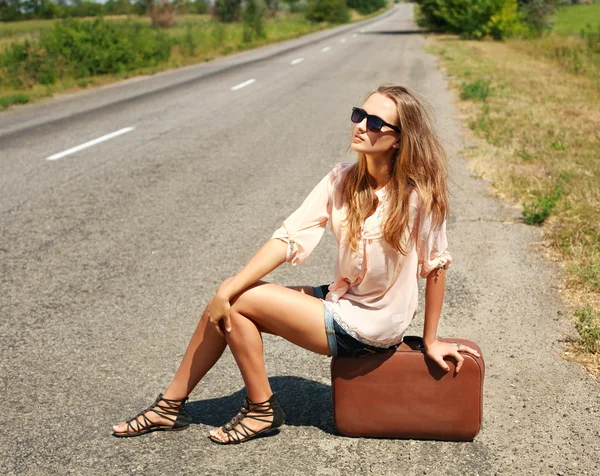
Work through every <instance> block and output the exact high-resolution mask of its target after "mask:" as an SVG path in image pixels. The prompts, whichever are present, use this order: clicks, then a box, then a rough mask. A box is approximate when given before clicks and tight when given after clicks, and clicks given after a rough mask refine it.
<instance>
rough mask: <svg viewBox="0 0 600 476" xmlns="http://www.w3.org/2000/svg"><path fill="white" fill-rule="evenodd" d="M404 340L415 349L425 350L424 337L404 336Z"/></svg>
mask: <svg viewBox="0 0 600 476" xmlns="http://www.w3.org/2000/svg"><path fill="white" fill-rule="evenodd" d="M407 341H412V342H414V345H411V344H409V343H408V342H407ZM402 342H406V344H407V345H409V346H410V347H412V348H413V349H415V350H425V343H424V342H423V338H422V337H420V336H404V339H402Z"/></svg>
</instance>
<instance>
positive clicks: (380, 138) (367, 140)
mask: <svg viewBox="0 0 600 476" xmlns="http://www.w3.org/2000/svg"><path fill="white" fill-rule="evenodd" d="M361 108H362V109H364V110H365V112H367V113H368V114H371V115H372V116H379V117H380V118H381V119H383V120H384V121H385V122H387V123H389V124H393V125H395V126H396V127H398V119H397V118H396V116H397V115H398V112H397V111H398V109H397V107H396V104H395V103H394V101H392V100H391V99H390V98H388V97H386V96H383V95H382V94H379V93H373V94H371V96H369V97H368V99H367V100H366V101H365V102H364V103H363V105H362V106H361ZM353 125H354V128H353V134H352V143H351V144H350V148H351V149H352V150H354V151H356V152H362V153H364V154H366V155H371V156H373V155H386V154H388V153H389V152H390V150H391V149H394V150H395V149H397V148H398V147H399V143H397V142H398V139H399V137H400V134H399V133H397V132H396V131H394V130H393V129H390V128H389V127H388V126H386V125H384V126H383V127H382V128H381V130H380V131H379V132H373V131H370V130H369V129H367V118H366V117H365V118H364V119H363V120H362V121H361V122H360V123H358V124H353Z"/></svg>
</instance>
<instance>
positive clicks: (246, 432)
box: [209, 394, 285, 445]
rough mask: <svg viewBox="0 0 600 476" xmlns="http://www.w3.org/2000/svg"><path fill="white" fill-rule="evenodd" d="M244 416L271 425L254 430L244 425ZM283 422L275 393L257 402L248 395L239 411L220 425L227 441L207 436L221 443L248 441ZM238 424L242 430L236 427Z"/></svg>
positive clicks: (268, 431)
mask: <svg viewBox="0 0 600 476" xmlns="http://www.w3.org/2000/svg"><path fill="white" fill-rule="evenodd" d="M248 413H258V415H248ZM271 416H272V417H273V420H272V421H271V420H270V419H269V417H271ZM245 418H252V419H253V420H257V421H262V422H267V423H271V426H269V427H267V428H264V429H262V430H259V431H255V430H253V429H252V428H248V427H247V426H246V425H244V423H243V422H242V420H244V419H245ZM284 422H285V413H284V411H283V409H282V408H281V406H280V405H279V402H278V401H277V397H276V396H275V394H273V395H271V398H269V399H268V400H266V401H264V402H259V403H255V402H251V401H250V400H248V397H246V399H245V401H244V406H243V407H242V409H241V410H240V412H239V413H238V414H237V415H236V416H234V417H233V418H232V419H231V421H230V422H229V423H226V424H225V425H223V426H222V427H221V431H223V433H225V434H226V435H227V436H228V437H229V441H221V440H219V439H218V438H217V437H215V436H212V435H209V438H210V439H211V440H212V441H214V442H215V443H219V444H221V445H229V444H237V443H243V442H244V441H248V440H250V439H252V438H256V437H258V436H265V435H267V434H269V433H271V432H273V431H275V430H277V429H278V428H279V427H280V426H282V425H283V423H284ZM238 425H239V426H240V428H241V430H242V431H240V430H238V429H237V426H238Z"/></svg>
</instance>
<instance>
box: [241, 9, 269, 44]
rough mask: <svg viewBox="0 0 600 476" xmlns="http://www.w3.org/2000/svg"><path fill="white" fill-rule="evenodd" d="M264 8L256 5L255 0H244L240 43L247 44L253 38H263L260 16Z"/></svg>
mask: <svg viewBox="0 0 600 476" xmlns="http://www.w3.org/2000/svg"><path fill="white" fill-rule="evenodd" d="M264 11H265V8H264V7H263V6H262V5H258V4H257V1H256V0H246V8H245V9H244V29H243V36H242V41H243V42H244V43H249V42H250V41H252V40H254V39H255V38H264V37H265V36H266V35H265V29H264V26H263V22H262V16H263V13H264Z"/></svg>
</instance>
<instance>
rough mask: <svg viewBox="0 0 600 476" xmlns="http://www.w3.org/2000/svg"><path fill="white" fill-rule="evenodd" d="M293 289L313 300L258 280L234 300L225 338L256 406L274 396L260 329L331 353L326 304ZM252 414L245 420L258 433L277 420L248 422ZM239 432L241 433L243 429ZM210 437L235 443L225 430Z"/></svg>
mask: <svg viewBox="0 0 600 476" xmlns="http://www.w3.org/2000/svg"><path fill="white" fill-rule="evenodd" d="M294 290H300V291H301V292H302V294H309V295H310V297H309V296H302V295H301V294H299V293H294V292H290V291H293V290H290V289H289V288H285V287H283V286H278V285H276V284H270V283H265V282H263V281H259V282H258V283H256V284H254V285H252V286H250V287H249V288H247V289H246V290H244V291H243V292H242V293H240V294H239V295H237V296H236V297H235V298H234V299H232V301H231V303H232V306H231V314H230V316H231V329H232V330H231V332H230V333H229V334H227V337H226V338H227V343H228V344H229V348H230V350H231V352H232V353H233V356H234V357H235V360H236V362H237V364H238V367H239V369H240V372H241V373H242V377H243V379H244V383H245V384H246V393H247V395H248V399H249V400H250V401H251V402H264V401H266V400H268V399H269V398H270V396H271V395H272V394H273V391H272V390H271V387H270V385H269V381H268V378H267V372H266V369H265V362H264V355H263V345H262V337H261V334H260V328H264V329H265V330H266V331H267V332H269V333H272V334H276V335H280V336H282V337H284V338H286V339H287V340H289V341H291V342H293V343H295V344H297V345H299V346H301V347H304V348H306V349H308V350H311V351H313V352H316V353H319V354H324V355H328V354H329V346H328V343H327V336H326V334H325V323H324V319H323V304H322V303H321V302H320V301H319V300H318V299H316V298H314V297H313V296H312V289H311V288H308V289H307V288H304V289H302V288H300V289H298V288H295V289H294ZM305 291H308V292H305ZM253 415H256V414H254V413H253V412H250V413H248V414H247V416H246V418H244V419H243V420H242V422H243V423H244V425H245V426H247V427H249V428H251V429H252V430H254V431H259V430H262V429H264V428H267V427H269V426H270V421H272V418H270V419H269V418H267V420H268V421H258V420H254V419H252V418H248V416H253ZM237 428H238V429H239V430H240V431H241V426H240V425H238V426H237ZM233 433H235V432H233ZM242 433H244V432H243V431H242ZM210 435H211V436H213V437H215V438H217V439H219V440H221V441H223V442H227V441H229V440H230V438H229V437H228V435H227V434H226V433H225V432H224V431H223V430H222V429H221V428H215V429H213V430H212V431H211V432H210Z"/></svg>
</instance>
